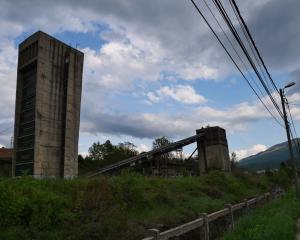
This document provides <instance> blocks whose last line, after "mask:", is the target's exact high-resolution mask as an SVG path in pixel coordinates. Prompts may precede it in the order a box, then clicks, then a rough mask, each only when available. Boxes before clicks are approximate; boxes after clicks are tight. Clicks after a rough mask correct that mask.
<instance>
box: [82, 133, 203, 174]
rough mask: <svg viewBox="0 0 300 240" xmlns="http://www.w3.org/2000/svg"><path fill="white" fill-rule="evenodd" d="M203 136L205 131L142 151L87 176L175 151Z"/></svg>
mask: <svg viewBox="0 0 300 240" xmlns="http://www.w3.org/2000/svg"><path fill="white" fill-rule="evenodd" d="M202 137H204V133H200V134H197V135H194V136H191V137H188V138H185V139H182V140H180V141H177V142H174V143H170V144H169V145H166V146H163V147H160V148H157V149H153V150H151V151H149V152H145V153H141V154H139V155H137V156H134V157H131V158H128V159H125V160H122V161H120V162H117V163H114V164H111V165H108V166H106V167H104V168H101V169H99V170H97V171H95V172H94V173H90V174H88V175H87V177H94V176H97V175H99V174H102V173H107V172H110V171H112V170H116V169H120V168H123V167H128V166H130V164H132V163H135V162H137V161H140V160H147V159H150V158H152V157H155V156H159V155H162V154H164V153H168V152H172V151H174V150H176V149H178V148H181V147H184V146H186V145H189V144H192V143H194V142H196V141H197V140H198V139H200V138H202Z"/></svg>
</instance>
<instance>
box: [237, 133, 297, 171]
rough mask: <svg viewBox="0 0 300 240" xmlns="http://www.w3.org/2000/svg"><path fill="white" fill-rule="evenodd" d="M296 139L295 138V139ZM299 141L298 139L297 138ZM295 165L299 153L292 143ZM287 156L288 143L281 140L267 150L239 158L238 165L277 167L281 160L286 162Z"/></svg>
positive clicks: (258, 168) (246, 167)
mask: <svg viewBox="0 0 300 240" xmlns="http://www.w3.org/2000/svg"><path fill="white" fill-rule="evenodd" d="M295 140H296V139H295ZM297 140H298V141H299V142H300V139H299V138H298V139H297ZM293 149H294V154H295V158H296V161H297V165H298V166H299V165H300V155H299V152H298V149H297V148H296V146H295V145H293ZM289 158H290V156H289V150H288V143H287V142H283V143H279V144H276V145H274V146H272V147H270V148H268V149H267V150H265V151H263V152H260V153H257V154H255V155H252V156H249V157H246V158H243V159H241V160H240V161H239V162H238V164H237V165H238V167H239V168H242V169H245V170H252V171H256V170H263V169H275V168H279V167H280V164H281V163H282V162H287V161H288V159H289Z"/></svg>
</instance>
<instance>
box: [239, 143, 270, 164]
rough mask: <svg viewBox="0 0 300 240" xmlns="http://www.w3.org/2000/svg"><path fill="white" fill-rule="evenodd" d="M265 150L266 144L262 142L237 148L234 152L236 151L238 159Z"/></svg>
mask: <svg viewBox="0 0 300 240" xmlns="http://www.w3.org/2000/svg"><path fill="white" fill-rule="evenodd" d="M265 150H267V146H265V145H263V144H255V145H253V146H252V147H250V148H248V149H238V150H236V151H234V152H235V153H236V155H237V158H238V160H241V159H243V158H245V157H248V156H251V155H255V154H257V153H259V152H262V151H265Z"/></svg>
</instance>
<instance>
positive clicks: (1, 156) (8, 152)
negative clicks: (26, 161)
mask: <svg viewBox="0 0 300 240" xmlns="http://www.w3.org/2000/svg"><path fill="white" fill-rule="evenodd" d="M12 156H13V149H11V148H0V160H9V159H12Z"/></svg>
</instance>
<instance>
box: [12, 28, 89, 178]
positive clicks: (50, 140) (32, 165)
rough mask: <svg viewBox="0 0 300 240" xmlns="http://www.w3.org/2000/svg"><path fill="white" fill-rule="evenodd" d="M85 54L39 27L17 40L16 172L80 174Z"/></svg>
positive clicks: (58, 175) (58, 174)
mask: <svg viewBox="0 0 300 240" xmlns="http://www.w3.org/2000/svg"><path fill="white" fill-rule="evenodd" d="M83 58H84V55H83V53H82V52H80V51H78V50H77V49H74V48H72V47H70V46H68V45H66V44H64V43H63V42H61V41H59V40H57V39H55V38H53V37H51V36H49V35H48V34H46V33H44V32H41V31H38V32H36V33H34V34H33V35H31V36H30V37H28V38H27V39H26V40H25V41H23V42H22V43H21V44H20V45H19V59H18V73H17V92H16V109H15V132H14V156H13V175H14V176H19V175H22V174H23V173H25V174H29V175H33V176H35V177H65V178H69V177H74V176H76V175H77V173H78V162H77V155H78V135H79V122H80V103H81V88H82V71H83Z"/></svg>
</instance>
